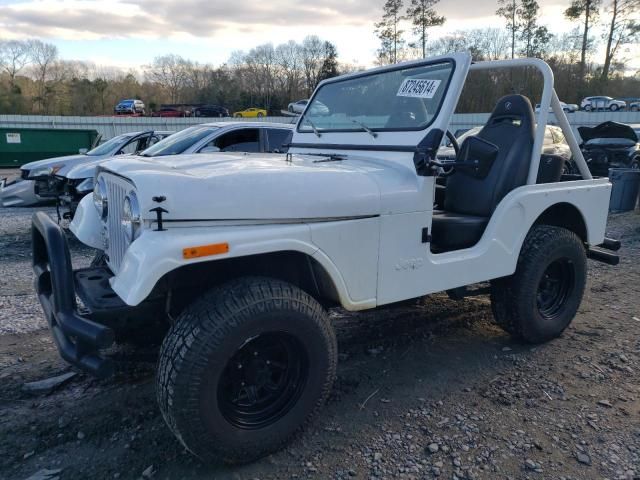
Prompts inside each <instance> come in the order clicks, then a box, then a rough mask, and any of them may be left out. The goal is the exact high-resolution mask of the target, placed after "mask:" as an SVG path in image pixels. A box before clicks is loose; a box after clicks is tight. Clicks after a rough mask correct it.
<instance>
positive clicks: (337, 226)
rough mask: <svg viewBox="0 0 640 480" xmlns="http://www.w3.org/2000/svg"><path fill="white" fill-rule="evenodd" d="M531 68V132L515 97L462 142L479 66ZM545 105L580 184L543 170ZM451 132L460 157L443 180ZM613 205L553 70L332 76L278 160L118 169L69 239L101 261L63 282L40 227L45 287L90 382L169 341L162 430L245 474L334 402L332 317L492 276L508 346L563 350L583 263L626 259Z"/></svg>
mask: <svg viewBox="0 0 640 480" xmlns="http://www.w3.org/2000/svg"><path fill="white" fill-rule="evenodd" d="M523 66H527V67H530V68H533V69H537V70H539V71H540V72H541V74H542V76H543V78H544V90H543V94H542V99H541V102H540V103H541V108H540V114H539V116H538V119H537V122H536V120H535V119H534V113H533V110H532V108H531V103H530V102H529V100H528V99H527V98H525V97H523V96H521V95H509V96H507V97H504V98H502V99H501V100H500V101H499V102H498V103H497V105H496V107H495V110H494V111H493V113H492V114H491V116H490V118H489V120H488V121H487V123H486V125H485V126H484V127H483V128H482V130H481V131H480V133H479V134H478V135H477V136H475V137H469V138H468V139H466V140H465V141H464V143H463V144H462V145H459V146H458V145H457V144H456V143H455V138H453V136H452V135H451V134H450V133H449V132H448V126H449V122H450V120H451V117H452V115H453V113H454V110H455V107H456V104H457V102H458V98H459V96H460V92H461V90H462V87H463V85H464V82H465V79H466V78H467V74H468V73H469V71H470V70H478V69H489V68H511V67H523ZM549 107H551V109H552V110H553V112H554V113H555V116H556V119H557V121H558V123H559V125H560V127H561V128H562V131H563V132H564V135H565V137H566V138H567V141H568V142H569V145H570V147H571V150H572V152H573V157H574V161H575V163H576V165H577V167H578V169H579V172H580V176H577V177H578V178H576V175H573V176H567V175H563V164H562V163H563V160H562V159H561V158H559V157H558V158H556V157H554V156H542V157H541V147H542V143H543V137H544V133H545V125H546V124H547V116H548V111H549ZM445 135H447V136H448V137H450V139H451V141H452V142H453V143H454V146H455V148H456V150H457V152H458V153H457V158H456V161H455V162H453V163H451V164H447V165H442V164H440V163H439V162H437V161H436V160H435V159H436V153H437V150H438V147H439V146H440V145H441V143H442V140H443V137H444V136H445ZM443 171H445V172H446V185H445V182H443V181H442V176H440V177H439V178H438V181H437V182H436V177H437V176H438V174H439V173H440V175H441V174H442V172H443ZM436 190H437V191H438V195H436ZM610 190H611V184H610V183H609V181H608V180H607V179H606V178H603V179H593V178H592V177H591V175H590V174H589V170H588V169H587V166H586V163H585V161H584V158H583V156H582V154H581V152H580V149H579V148H578V144H577V142H576V140H575V137H574V135H573V133H572V130H571V128H570V127H569V124H568V122H567V119H566V117H565V114H564V112H563V110H562V106H561V104H560V102H559V101H558V97H557V95H556V93H555V91H554V90H553V74H552V72H551V70H550V68H549V66H548V65H547V64H546V63H544V62H542V61H540V60H534V59H522V60H509V61H497V62H479V63H474V64H472V62H471V57H470V56H469V55H468V54H464V53H460V54H454V55H451V56H444V57H437V58H431V59H426V60H420V61H416V62H409V63H403V64H399V65H392V66H388V67H383V68H376V69H373V70H369V71H366V72H359V73H356V74H352V75H346V76H342V77H338V78H335V79H330V80H327V81H324V82H322V83H321V84H320V85H319V86H318V88H317V89H316V91H315V93H314V95H313V97H312V98H311V100H310V101H309V104H308V106H307V107H306V109H305V112H304V113H303V114H302V116H301V117H300V119H299V121H298V124H297V127H296V130H295V133H294V135H293V140H292V143H291V145H290V149H289V153H288V154H286V155H285V154H238V153H212V154H206V155H202V154H201V155H193V156H188V155H187V156H177V157H166V158H161V159H156V158H154V159H144V158H135V159H116V160H112V161H110V162H108V163H106V164H105V165H104V166H103V167H102V168H101V169H100V171H99V172H98V174H97V178H96V188H95V192H94V194H93V196H87V197H85V198H84V200H82V202H81V203H80V205H79V207H78V211H77V213H76V216H75V219H74V221H73V223H72V224H71V230H72V231H73V233H74V234H75V235H76V236H77V237H78V238H79V239H80V240H81V241H82V242H84V243H85V244H87V245H89V246H91V247H95V248H97V249H99V250H101V251H103V252H104V255H103V258H104V259H105V263H104V264H102V265H101V264H99V262H98V264H97V265H94V266H92V267H91V268H85V269H79V270H75V271H74V270H72V267H71V262H70V256H69V250H68V247H67V243H66V238H65V236H64V233H63V231H62V230H61V229H60V228H59V227H58V226H57V225H56V224H55V223H54V222H52V221H51V220H50V219H49V217H48V216H46V215H45V214H43V213H37V214H36V215H34V218H33V262H34V269H35V272H36V277H37V278H36V288H37V291H38V295H39V298H40V301H41V303H42V306H43V308H44V311H45V314H46V316H47V319H48V321H49V324H50V326H51V331H52V334H53V337H54V339H55V341H56V344H57V346H58V348H59V351H60V354H61V355H62V356H63V357H64V358H65V359H66V360H67V361H69V362H70V363H72V364H74V365H76V366H78V367H80V368H82V369H84V370H86V371H88V372H91V373H93V374H95V375H99V376H106V375H109V374H110V373H111V372H112V370H113V362H112V360H111V359H110V358H108V356H105V355H104V353H101V350H103V349H105V348H107V347H109V346H110V345H111V344H112V343H113V342H114V341H117V340H119V339H122V340H127V339H131V338H134V337H136V338H140V336H141V335H142V336H154V335H157V333H158V332H162V334H163V335H164V340H163V343H162V348H161V352H160V360H159V365H158V372H157V396H158V401H159V404H160V409H161V411H162V414H163V416H164V418H165V420H166V422H167V424H168V425H169V427H170V428H171V430H172V431H173V432H174V433H175V435H176V436H177V438H178V439H179V440H180V441H181V442H182V443H183V444H184V446H185V447H186V448H188V449H189V450H190V451H191V452H193V453H194V454H195V455H197V456H198V457H200V458H201V459H204V460H206V461H216V460H223V461H227V462H245V461H250V460H253V459H255V458H258V457H260V456H263V455H266V454H268V453H270V452H273V451H274V450H276V449H278V448H280V447H281V446H282V445H283V444H284V443H285V442H287V441H288V440H289V439H290V438H291V437H292V435H294V434H295V433H296V432H297V431H299V430H300V429H301V428H302V427H303V426H304V425H305V424H306V423H307V422H309V421H310V420H311V419H312V418H313V416H314V415H315V414H316V413H317V412H318V411H319V409H320V408H321V406H322V405H323V403H324V402H325V400H326V398H327V396H328V395H329V392H330V390H331V388H332V383H333V380H334V376H335V372H336V359H337V347H336V339H335V335H334V332H333V329H332V326H331V323H330V322H329V319H328V316H327V311H326V309H327V308H328V307H330V306H334V305H341V306H342V307H343V308H345V309H347V310H364V309H372V308H376V307H378V306H381V305H388V304H391V303H394V302H400V301H403V300H407V299H412V298H417V297H421V296H424V295H427V294H430V293H433V292H439V291H449V292H450V293H451V294H452V295H455V296H458V297H461V296H464V295H466V294H470V293H473V292H474V291H472V290H467V286H469V285H472V284H477V283H479V282H487V281H490V287H489V288H486V289H477V288H476V290H475V292H477V291H478V290H480V291H482V292H484V291H485V290H487V291H490V295H491V304H492V308H493V313H494V316H495V320H496V322H497V323H498V324H499V325H500V326H502V327H503V328H504V329H505V330H506V331H507V332H509V333H510V334H512V335H513V336H515V337H516V338H518V339H520V340H523V341H526V342H534V343H535V342H544V341H546V340H549V339H552V338H555V337H557V336H558V335H560V334H561V333H562V331H563V330H564V329H565V328H566V327H567V326H568V325H569V323H570V322H571V320H572V319H573V317H574V316H575V314H576V311H577V309H578V307H579V305H580V302H581V299H582V295H583V291H584V288H585V280H586V276H587V257H591V258H594V259H597V260H600V261H604V262H607V263H610V264H615V263H617V260H618V257H617V256H616V255H615V254H614V253H612V251H615V250H617V249H618V248H619V246H620V245H619V242H616V241H614V240H610V239H606V238H605V226H606V221H607V212H608V207H609V195H610ZM436 197H437V199H438V200H437V202H436V201H434V199H435V198H436ZM77 299H80V302H78V301H77Z"/></svg>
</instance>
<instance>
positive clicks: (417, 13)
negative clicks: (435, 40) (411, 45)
mask: <svg viewBox="0 0 640 480" xmlns="http://www.w3.org/2000/svg"><path fill="white" fill-rule="evenodd" d="M439 1H440V0H411V5H410V6H409V8H408V9H407V18H408V19H409V20H411V22H412V23H413V33H414V34H415V35H417V36H418V42H417V43H418V45H419V46H420V47H421V48H422V58H425V57H426V56H427V29H428V28H430V27H436V26H438V25H442V24H444V22H445V21H446V18H445V17H444V16H441V15H438V13H437V12H436V11H435V9H434V8H433V7H434V6H435V5H436V4H437V3H438V2H439Z"/></svg>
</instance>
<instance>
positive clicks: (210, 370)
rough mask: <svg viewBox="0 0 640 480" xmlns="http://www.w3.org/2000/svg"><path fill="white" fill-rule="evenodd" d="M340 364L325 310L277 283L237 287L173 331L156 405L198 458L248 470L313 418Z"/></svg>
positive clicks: (191, 310) (255, 281)
mask: <svg viewBox="0 0 640 480" xmlns="http://www.w3.org/2000/svg"><path fill="white" fill-rule="evenodd" d="M336 363H337V346H336V339H335V335H334V332H333V329H332V327H331V324H330V323H329V320H328V316H327V314H326V313H325V311H324V310H323V308H322V307H321V306H320V305H319V304H318V302H316V301H315V300H314V299H313V298H312V297H310V296H309V295H307V294H306V293H305V292H303V291H302V290H300V289H299V288H297V287H295V286H293V285H291V284H288V283H285V282H282V281H279V280H273V279H267V278H244V279H239V280H235V281H233V282H230V283H229V284H226V285H223V286H221V287H217V288H214V289H213V290H211V291H210V292H208V293H207V294H205V295H204V296H203V297H202V298H201V299H199V300H197V301H196V302H195V303H193V304H192V305H191V306H190V307H188V308H187V309H186V310H185V311H184V312H183V313H182V314H181V315H180V317H179V318H178V320H177V321H176V324H175V325H174V326H173V327H172V328H171V330H170V331H169V333H168V335H167V337H166V338H165V341H164V343H163V345H162V349H161V353H160V360H159V368H158V376H157V383H156V386H157V396H158V402H159V404H160V410H161V411H162V414H163V416H164V419H165V421H166V422H167V424H168V426H169V428H170V429H171V430H172V431H173V433H174V434H175V435H176V436H177V437H178V439H180V441H181V442H182V443H183V444H184V446H185V447H186V448H187V449H188V450H190V451H191V452H192V453H194V454H195V455H196V456H198V457H199V458H200V459H202V460H203V461H206V462H219V461H224V462H227V463H246V462H250V461H252V460H255V459H257V458H260V457H263V456H265V455H268V454H269V453H272V452H274V451H276V450H278V449H280V448H281V447H282V446H283V445H284V444H285V443H286V442H287V441H289V440H290V439H291V438H292V436H294V435H295V434H296V433H297V432H298V431H300V430H301V429H302V428H303V427H304V425H305V424H307V423H308V422H309V421H311V420H312V418H313V417H314V416H315V414H316V413H317V412H318V410H319V409H320V408H321V407H322V405H323V404H324V402H325V401H326V399H327V397H328V395H329V393H330V390H331V387H332V384H333V380H334V377H335V371H336Z"/></svg>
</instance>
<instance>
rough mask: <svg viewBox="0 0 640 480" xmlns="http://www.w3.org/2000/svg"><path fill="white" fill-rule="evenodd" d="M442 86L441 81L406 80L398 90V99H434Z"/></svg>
mask: <svg viewBox="0 0 640 480" xmlns="http://www.w3.org/2000/svg"><path fill="white" fill-rule="evenodd" d="M439 86H440V80H427V79H422V78H406V79H405V80H404V82H402V85H400V88H399V89H398V93H397V96H398V97H414V98H433V96H434V95H435V94H436V92H437V91H438V87H439Z"/></svg>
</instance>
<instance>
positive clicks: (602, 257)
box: [587, 247, 620, 265]
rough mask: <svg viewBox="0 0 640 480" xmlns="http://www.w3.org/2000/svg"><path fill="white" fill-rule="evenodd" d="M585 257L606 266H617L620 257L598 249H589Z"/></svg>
mask: <svg viewBox="0 0 640 480" xmlns="http://www.w3.org/2000/svg"><path fill="white" fill-rule="evenodd" d="M587 257H588V258H590V259H591V260H597V261H598V262H602V263H606V264H607V265H618V264H619V263H620V257H619V256H618V255H616V254H614V253H611V252H608V251H606V250H603V249H601V248H598V247H589V249H588V250H587Z"/></svg>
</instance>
